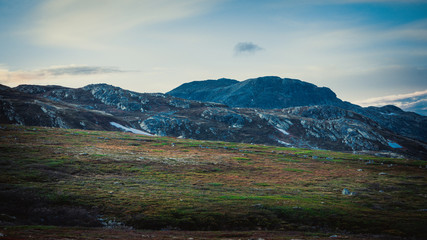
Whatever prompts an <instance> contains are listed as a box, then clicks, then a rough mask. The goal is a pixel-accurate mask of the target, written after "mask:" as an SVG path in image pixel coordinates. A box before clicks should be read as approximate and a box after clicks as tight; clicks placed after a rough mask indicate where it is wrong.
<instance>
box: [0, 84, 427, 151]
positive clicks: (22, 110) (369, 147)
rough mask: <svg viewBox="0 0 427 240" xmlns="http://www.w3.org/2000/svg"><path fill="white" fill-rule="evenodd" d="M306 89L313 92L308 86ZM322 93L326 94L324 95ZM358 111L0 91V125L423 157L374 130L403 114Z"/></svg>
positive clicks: (421, 147)
mask: <svg viewBox="0 0 427 240" xmlns="http://www.w3.org/2000/svg"><path fill="white" fill-rule="evenodd" d="M291 82H293V80H292V81H291ZM201 84H202V85H203V84H204V83H201ZM235 84H236V83H235V81H233V80H227V79H221V80H219V81H218V82H215V81H213V82H208V83H207V85H209V86H232V85H235ZM252 84H254V86H255V85H257V84H256V83H252ZM295 84H302V85H304V84H305V83H303V82H301V83H298V82H296V83H295ZM202 85H199V86H202ZM209 86H208V87H207V88H209ZM310 86H311V87H310V88H311V89H316V87H315V86H314V85H310ZM322 91H325V92H326V93H328V92H330V90H329V89H326V90H322ZM266 93H267V92H266ZM266 93H265V94H266ZM319 97H321V96H320V95H319ZM326 99H329V100H326ZM322 101H323V100H322ZM326 101H330V102H335V103H337V104H344V105H346V103H343V102H342V101H341V100H339V99H337V98H336V97H335V94H333V93H332V94H331V93H328V97H326V98H325V99H324V102H325V103H326ZM359 108H360V107H359ZM359 110H360V111H361V112H363V113H365V111H366V112H368V113H370V112H372V113H371V114H372V116H373V117H369V116H367V115H365V114H360V113H357V112H356V111H351V110H348V109H345V106H344V107H338V106H333V105H316V106H300V107H292V108H284V109H261V108H232V107H229V106H227V105H225V104H222V103H212V102H201V101H193V100H188V99H182V98H177V97H173V96H170V95H166V94H160V93H155V94H153V93H137V92H132V91H128V90H124V89H121V88H118V87H114V86H110V85H106V84H95V85H88V86H86V87H83V88H77V89H72V88H65V87H61V86H34V85H21V86H18V87H16V88H8V87H6V86H2V87H0V123H9V124H10V123H12V124H21V125H37V126H51V127H61V128H80V129H95V130H125V131H133V132H136V133H141V134H147V135H149V134H154V135H160V136H174V137H182V138H193V139H201V140H221V141H230V142H246V143H261V144H269V145H279V146H286V147H306V148H318V149H330V150H340V151H363V152H367V151H368V152H369V151H373V152H375V153H379V154H385V155H392V156H401V155H404V156H409V157H413V158H420V159H425V158H426V156H427V146H426V144H425V142H423V141H420V140H417V139H416V138H410V137H405V136H402V135H400V134H398V132H395V131H391V130H389V129H387V128H384V127H382V124H384V123H382V124H381V123H379V121H384V122H387V123H389V124H391V125H392V127H396V126H404V125H405V124H407V123H402V122H401V121H402V119H406V118H408V117H407V116H406V115H407V114H409V113H405V112H403V113H400V112H398V111H401V110H400V109H394V108H391V107H388V108H380V109H375V108H368V109H363V108H360V109H359ZM377 112H380V113H378V114H377ZM395 114H396V115H395ZM398 115H399V116H398ZM410 115H411V114H410ZM402 116H403V117H402ZM411 116H412V117H413V118H414V120H413V121H418V120H419V125H418V126H420V130H419V131H420V132H422V131H423V129H424V130H425V127H426V124H425V123H426V120H425V118H419V117H418V116H419V115H411ZM374 117H377V119H375V118H374ZM391 117H397V118H396V119H397V120H395V121H390V120H388V118H391ZM420 119H421V120H420ZM393 124H394V125H393ZM399 124H401V125H399ZM410 134H412V133H410Z"/></svg>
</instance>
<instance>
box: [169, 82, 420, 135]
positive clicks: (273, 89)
mask: <svg viewBox="0 0 427 240" xmlns="http://www.w3.org/2000/svg"><path fill="white" fill-rule="evenodd" d="M218 81H219V83H216V82H215V81H213V80H208V81H204V82H203V81H202V82H200V81H199V82H191V83H186V84H183V85H181V86H179V87H177V88H175V89H173V90H172V91H170V92H168V94H170V95H172V96H177V97H181V98H185V99H192V100H199V101H209V102H217V103H224V104H227V105H229V106H231V107H241V108H261V109H283V108H290V107H297V106H315V105H322V106H336V107H340V108H343V109H346V110H348V111H352V112H355V113H358V114H361V115H363V116H365V117H367V118H369V119H371V120H373V121H375V122H376V123H377V124H378V125H379V127H380V128H384V129H387V130H389V131H392V132H394V133H396V134H399V135H402V136H405V137H409V138H413V139H417V140H420V141H423V142H427V117H425V116H421V115H418V114H416V113H411V112H405V111H402V110H401V109H399V108H398V107H395V106H385V107H381V108H378V107H368V108H362V107H360V106H357V105H354V104H351V103H348V102H343V101H342V100H340V99H339V98H337V97H336V95H335V93H334V92H333V91H331V90H330V89H329V88H325V87H317V86H316V85H314V84H311V83H307V82H303V81H300V80H295V79H287V78H283V79H282V78H279V77H260V78H255V79H249V80H246V81H243V82H237V81H229V82H228V83H227V84H220V82H222V81H223V80H218ZM329 113H330V112H329ZM318 114H321V115H325V114H324V113H320V112H318Z"/></svg>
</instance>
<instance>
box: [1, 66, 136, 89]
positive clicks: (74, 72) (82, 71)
mask: <svg viewBox="0 0 427 240" xmlns="http://www.w3.org/2000/svg"><path fill="white" fill-rule="evenodd" d="M124 72H129V71H124V70H120V69H119V68H117V67H101V66H81V65H68V66H53V67H49V68H45V69H36V70H31V71H26V70H17V71H10V70H9V69H7V68H0V83H1V84H7V85H12V86H15V85H19V84H22V83H31V82H35V83H37V81H38V80H49V79H57V78H59V77H72V76H93V75H108V74H113V73H124Z"/></svg>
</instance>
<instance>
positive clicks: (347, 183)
mask: <svg viewBox="0 0 427 240" xmlns="http://www.w3.org/2000/svg"><path fill="white" fill-rule="evenodd" d="M425 166H426V162H422V161H413V160H407V159H388V158H377V157H372V156H365V155H352V154H345V153H338V152H330V151H314V150H304V149H294V148H278V147H272V146H261V145H250V144H238V143H225V142H210V141H194V140H184V139H175V138H165V137H146V136H141V135H134V134H128V133H119V132H97V131H82V130H67V129H53V128H41V127H20V126H11V125H3V126H2V127H1V129H0V169H1V175H0V201H1V202H0V203H1V206H0V214H1V215H0V221H1V222H0V225H4V226H6V225H35V224H37V225H40V224H43V225H62V226H91V227H92V226H93V227H102V226H108V227H112V228H126V227H129V226H131V227H133V228H137V229H169V230H177V229H181V230H279V231H310V232H330V231H336V232H343V231H350V232H353V233H369V234H389V235H395V236H415V237H420V238H422V237H425V236H427V234H426V233H425V230H424V228H425V226H427V211H426V209H427V206H426V205H427V201H426V197H427V195H426V192H427V191H426V190H427V184H426V183H427V181H426V171H427V170H426V168H425ZM343 188H347V189H349V190H350V191H351V192H355V193H356V195H355V196H348V195H342V193H341V192H342V190H343ZM46 231H47V230H46ZM12 234H13V232H12Z"/></svg>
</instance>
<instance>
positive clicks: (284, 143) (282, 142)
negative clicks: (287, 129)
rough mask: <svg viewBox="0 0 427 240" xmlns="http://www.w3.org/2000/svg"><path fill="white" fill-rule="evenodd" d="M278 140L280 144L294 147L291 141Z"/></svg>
mask: <svg viewBox="0 0 427 240" xmlns="http://www.w3.org/2000/svg"><path fill="white" fill-rule="evenodd" d="M277 142H278V143H280V144H282V145H285V146H288V147H292V144H290V143H287V142H284V141H281V140H277Z"/></svg>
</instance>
